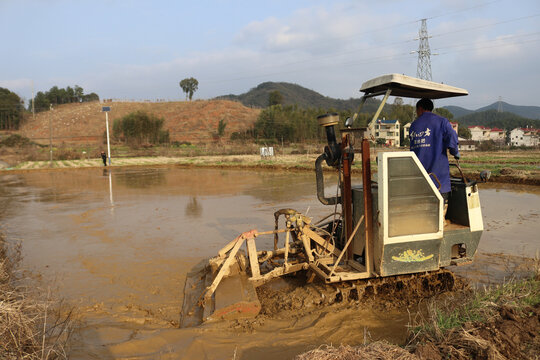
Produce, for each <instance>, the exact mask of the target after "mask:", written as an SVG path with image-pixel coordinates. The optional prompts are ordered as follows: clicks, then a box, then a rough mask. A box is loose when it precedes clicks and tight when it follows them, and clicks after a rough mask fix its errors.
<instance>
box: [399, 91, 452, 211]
mask: <svg viewBox="0 0 540 360" xmlns="http://www.w3.org/2000/svg"><path fill="white" fill-rule="evenodd" d="M432 110H433V102H432V101H431V100H430V99H425V98H424V99H421V100H419V101H418V102H417V103H416V115H417V116H418V117H417V118H416V120H414V122H413V123H412V125H411V129H410V133H409V138H410V149H411V151H414V153H415V154H416V156H417V157H418V159H419V160H420V162H421V163H422V165H423V166H424V168H425V169H426V171H427V172H428V173H429V174H430V175H431V178H432V179H435V181H434V183H435V185H436V186H437V187H439V191H440V192H441V195H442V197H443V198H444V203H445V205H444V210H445V213H446V209H447V207H448V197H449V195H450V191H451V188H450V168H449V164H448V156H447V154H446V149H448V150H450V154H452V155H453V156H454V158H455V159H456V160H459V158H460V155H459V150H458V136H457V134H456V132H455V131H454V129H453V128H452V125H451V124H450V121H448V119H446V118H444V117H442V116H439V115H437V114H434V113H432V112H431V111H432Z"/></svg>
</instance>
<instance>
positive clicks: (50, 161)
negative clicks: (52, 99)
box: [49, 104, 53, 167]
mask: <svg viewBox="0 0 540 360" xmlns="http://www.w3.org/2000/svg"><path fill="white" fill-rule="evenodd" d="M52 111H53V106H52V104H50V105H49V167H52Z"/></svg>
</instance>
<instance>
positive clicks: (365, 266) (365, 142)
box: [180, 74, 483, 327]
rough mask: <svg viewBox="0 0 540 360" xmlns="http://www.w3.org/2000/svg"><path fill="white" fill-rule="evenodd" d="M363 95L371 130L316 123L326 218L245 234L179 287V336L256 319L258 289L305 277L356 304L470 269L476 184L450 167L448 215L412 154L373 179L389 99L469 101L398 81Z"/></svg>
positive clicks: (292, 214) (383, 155)
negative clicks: (371, 293) (356, 173)
mask: <svg viewBox="0 0 540 360" xmlns="http://www.w3.org/2000/svg"><path fill="white" fill-rule="evenodd" d="M360 91H361V92H363V93H364V94H363V96H362V98H361V101H360V108H359V110H358V113H359V112H360V110H361V109H362V107H363V105H364V104H365V102H366V100H367V99H369V98H372V97H376V96H383V98H382V101H381V103H380V105H379V107H378V109H377V111H376V112H375V114H374V115H373V118H372V120H371V121H370V123H369V124H368V126H367V127H363V128H352V124H353V120H354V118H353V119H347V120H346V121H345V128H342V129H339V135H340V138H341V139H338V138H337V135H336V126H337V125H338V124H339V123H340V121H339V120H340V119H339V116H338V115H337V114H325V115H321V116H319V117H318V122H319V125H320V126H322V127H323V128H324V130H325V133H326V138H327V142H328V143H327V145H326V146H325V147H324V151H323V152H322V154H321V155H320V156H319V157H318V158H317V160H316V161H315V174H316V184H317V197H318V199H319V201H320V202H321V203H322V204H324V205H328V206H329V207H330V208H332V211H331V213H330V214H329V215H328V216H326V217H325V218H323V219H322V220H319V221H317V222H314V221H313V219H311V218H310V217H308V216H306V215H304V214H301V213H300V212H298V211H296V210H294V209H281V210H278V211H276V212H275V213H274V219H275V228H274V229H272V230H268V231H262V232H260V231H257V230H250V231H247V232H244V233H242V234H240V235H239V236H238V237H237V238H235V239H234V240H232V241H230V242H229V243H228V244H226V245H225V246H224V247H223V248H222V249H221V250H220V251H219V252H218V254H217V256H215V257H213V258H211V259H209V260H205V261H203V262H201V263H200V264H199V265H197V266H196V267H194V268H193V269H192V270H191V271H190V273H189V274H188V276H187V278H186V283H185V286H184V303H183V307H182V312H181V319H180V326H181V327H188V326H196V325H198V324H201V323H202V322H207V321H215V320H220V319H238V318H246V317H247V318H249V317H254V316H257V314H259V312H260V311H261V303H260V301H259V299H258V297H257V288H258V287H260V286H263V285H265V284H266V283H268V282H270V281H271V280H273V279H275V278H278V277H284V276H286V275H290V274H296V275H297V276H298V274H303V275H302V276H305V283H306V284H318V285H317V286H318V287H319V289H321V288H323V287H324V286H329V289H331V290H330V292H331V293H332V294H334V295H332V296H335V293H336V291H337V292H339V293H340V296H342V297H344V296H345V297H350V296H351V292H354V293H355V294H356V295H355V296H356V297H358V296H359V294H360V293H361V292H364V291H366V289H368V288H370V287H371V288H373V287H374V286H375V287H376V286H381V285H383V284H387V283H388V282H389V281H394V282H396V281H399V282H400V283H401V284H402V286H406V284H407V281H410V280H412V279H417V278H419V277H430V278H432V279H439V280H441V281H442V282H445V281H446V282H448V279H450V281H449V282H450V284H451V283H452V275H451V272H449V271H448V270H446V269H445V267H447V266H450V265H462V264H466V263H470V262H472V261H473V258H474V255H475V253H476V251H477V247H478V243H479V241H480V237H481V235H482V231H483V222H482V212H481V208H480V198H479V194H478V185H477V183H476V181H471V180H469V179H467V178H466V177H465V176H464V175H463V172H462V171H461V168H460V167H459V164H452V165H453V166H455V167H456V168H457V169H458V170H459V176H457V177H453V176H452V177H451V189H452V190H451V194H450V196H449V201H448V209H447V212H446V215H444V210H443V209H444V201H443V198H442V196H441V194H440V192H439V190H438V186H437V182H438V181H437V179H436V178H435V179H434V178H433V177H432V176H430V174H428V173H427V172H426V170H425V169H424V167H423V166H422V164H421V163H420V161H419V160H418V158H417V157H416V155H415V154H414V153H413V152H411V151H380V152H378V154H377V157H376V164H377V168H378V171H377V173H376V176H375V177H373V176H372V171H371V156H370V142H372V141H373V140H374V133H375V132H376V131H377V119H378V117H379V115H380V113H381V111H382V109H383V106H384V105H385V103H386V102H387V100H388V98H389V96H390V95H392V96H399V97H402V98H429V99H441V98H448V97H455V96H465V95H467V94H468V92H467V91H466V90H464V89H460V88H457V87H453V86H449V85H446V84H439V83H435V82H431V81H426V80H421V79H417V78H413V77H409V76H405V75H400V74H389V75H384V76H380V77H377V78H374V79H372V80H369V81H367V82H365V83H364V84H363V85H362V87H361V89H360ZM338 140H341V141H338ZM355 146H356V147H355ZM355 157H356V158H359V159H360V161H361V165H362V184H361V185H359V186H353V185H352V182H351V175H352V174H351V170H352V169H351V165H352V163H353V161H355ZM323 163H326V165H328V166H329V167H331V168H334V169H335V170H336V171H337V172H338V174H339V176H338V185H337V186H338V191H337V192H336V195H335V196H328V195H327V194H325V181H324V171H323ZM281 219H283V220H281ZM280 223H281V224H283V225H282V226H280ZM262 236H272V237H273V239H274V246H273V248H271V249H260V246H258V244H257V240H258V239H259V238H260V237H262ZM449 277H450V278H449ZM444 279H446V280H444ZM443 280H444V281H443ZM332 285H333V286H334V287H332ZM450 286H451V285H450ZM336 289H337V290H336ZM330 297H331V296H330Z"/></svg>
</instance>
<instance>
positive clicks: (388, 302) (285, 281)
mask: <svg viewBox="0 0 540 360" xmlns="http://www.w3.org/2000/svg"><path fill="white" fill-rule="evenodd" d="M466 286H467V285H466V282H465V280H463V279H462V278H459V277H455V276H454V274H453V273H452V272H450V271H448V270H445V269H442V270H438V271H434V272H429V273H422V274H414V275H398V276H391V277H386V278H376V279H370V280H361V281H356V282H347V283H339V284H324V283H322V282H314V283H311V284H306V283H305V277H304V276H303V275H302V274H299V275H297V276H294V277H286V278H282V279H277V281H275V282H270V283H268V284H266V285H263V286H261V287H259V288H257V295H258V297H259V300H260V302H261V306H262V309H261V314H260V315H261V316H265V317H270V318H282V317H300V316H303V315H306V314H308V313H310V312H314V311H317V310H318V309H321V308H324V307H327V306H330V305H332V306H336V307H354V306H362V307H366V306H369V307H371V308H374V309H381V310H386V309H395V308H399V307H404V306H410V305H414V304H417V303H418V302H419V301H421V300H422V299H425V298H428V297H432V296H434V295H437V294H440V293H444V292H448V291H454V290H458V289H463V288H464V287H466Z"/></svg>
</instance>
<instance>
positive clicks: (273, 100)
mask: <svg viewBox="0 0 540 360" xmlns="http://www.w3.org/2000/svg"><path fill="white" fill-rule="evenodd" d="M281 104H283V95H281V93H280V92H279V91H278V90H274V91H272V92H270V94H269V95H268V106H272V105H281Z"/></svg>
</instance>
